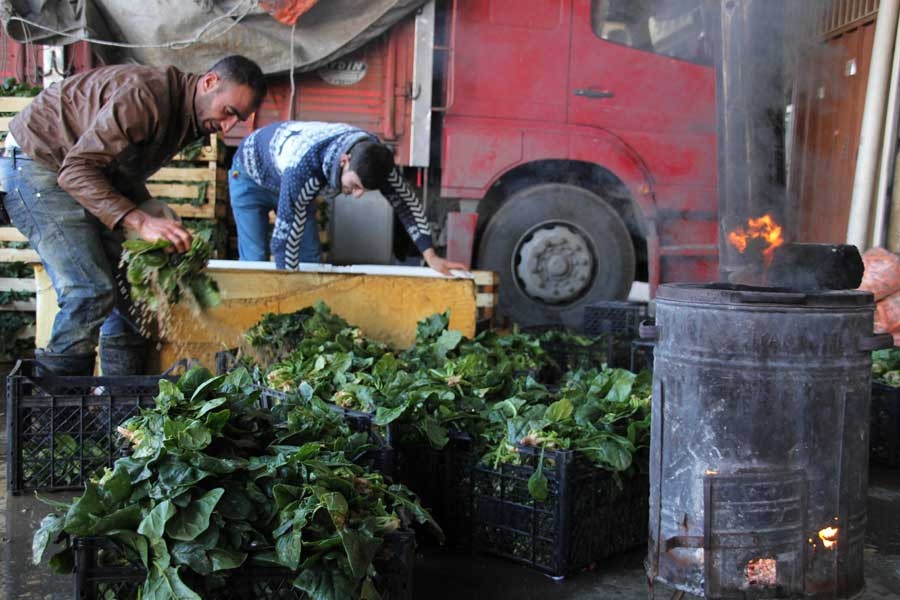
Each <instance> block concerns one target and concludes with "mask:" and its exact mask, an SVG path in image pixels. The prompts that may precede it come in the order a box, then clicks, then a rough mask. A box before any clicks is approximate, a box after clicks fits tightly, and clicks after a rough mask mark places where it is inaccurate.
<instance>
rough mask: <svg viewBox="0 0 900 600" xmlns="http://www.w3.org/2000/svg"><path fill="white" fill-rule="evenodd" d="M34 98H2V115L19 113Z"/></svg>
mask: <svg viewBox="0 0 900 600" xmlns="http://www.w3.org/2000/svg"><path fill="white" fill-rule="evenodd" d="M32 100H34V98H21V97H18V96H3V97H0V113H12V112H19V111H20V110H22V109H23V108H25V107H26V106H28V105H29V104H31V101H32Z"/></svg>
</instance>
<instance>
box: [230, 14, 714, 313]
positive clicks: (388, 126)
mask: <svg viewBox="0 0 900 600" xmlns="http://www.w3.org/2000/svg"><path fill="white" fill-rule="evenodd" d="M704 20H705V14H704V10H703V3H702V1H701V0H643V1H640V2H638V1H635V0H533V1H529V2H522V1H521V0H446V1H438V2H437V3H435V2H430V3H428V4H426V5H424V6H423V7H422V8H421V9H419V11H418V12H417V13H415V14H414V15H411V16H410V17H409V18H407V19H406V20H404V21H402V22H400V23H399V24H397V25H395V26H394V27H393V28H392V29H391V30H390V31H389V32H388V33H387V34H385V35H383V36H381V37H380V38H379V39H377V40H376V41H374V42H371V43H369V44H367V45H366V46H364V47H362V48H361V49H359V50H357V51H355V52H353V53H352V54H350V55H348V56H345V57H343V58H342V59H341V60H338V61H335V62H333V63H331V64H329V65H328V66H327V67H325V68H323V69H319V70H318V71H316V72H313V73H305V74H302V75H297V76H296V80H295V92H294V93H293V94H292V93H291V84H290V81H289V79H288V78H287V77H280V78H275V79H273V80H272V82H271V93H270V95H269V97H268V98H267V100H266V102H265V104H264V106H263V107H262V108H261V109H260V111H259V112H258V113H257V115H256V117H255V118H254V120H253V121H252V122H250V123H248V124H246V125H245V126H242V127H240V128H237V129H235V130H234V131H233V132H232V133H231V134H230V137H229V143H232V144H236V143H237V142H239V141H240V139H241V138H242V137H244V136H245V135H246V134H247V133H249V132H250V131H251V130H252V129H253V128H256V127H261V126H264V125H267V124H269V123H272V122H274V121H279V120H284V119H288V118H294V119H300V120H323V121H343V122H348V123H352V124H355V125H358V126H360V127H363V128H366V129H368V130H370V131H372V132H374V133H376V134H377V135H379V136H380V137H381V138H382V139H383V140H385V141H386V142H388V143H390V144H392V145H393V146H394V147H395V150H396V158H397V161H398V163H399V164H401V165H403V166H404V167H406V171H407V173H408V176H409V179H410V182H411V183H413V184H414V185H415V186H416V187H417V188H418V192H419V194H420V196H421V197H422V198H424V199H425V201H426V205H427V206H428V208H429V212H430V214H431V215H432V219H433V221H434V226H435V228H436V240H437V241H438V245H444V246H448V247H451V248H453V251H454V253H455V252H456V251H458V250H459V248H460V242H461V240H462V241H464V240H465V236H466V230H465V228H464V227H448V226H447V221H448V219H447V214H448V213H451V212H453V213H457V212H461V213H464V214H465V213H468V214H471V213H475V214H477V217H478V219H477V230H476V232H475V243H474V247H473V266H475V267H477V268H480V269H490V270H494V271H497V272H499V273H500V277H501V281H500V311H501V313H502V314H503V315H505V316H508V317H510V318H511V319H512V320H514V321H518V322H520V323H525V324H537V323H548V322H562V323H566V324H573V325H578V324H580V322H581V318H582V313H583V308H584V306H585V304H588V303H590V302H592V301H597V300H604V299H614V298H624V297H626V296H627V295H628V293H629V290H630V289H631V287H632V284H633V282H635V281H646V282H647V283H648V284H649V287H650V290H651V291H652V290H655V288H656V286H657V285H658V284H659V283H662V282H666V281H676V280H677V281H709V280H715V279H716V278H717V256H718V251H717V246H716V243H717V227H718V223H717V204H716V106H715V73H714V70H713V68H712V66H711V52H710V49H709V47H708V42H707V36H706V34H705V30H706V27H705V25H706V24H705V22H704ZM292 104H293V106H292ZM456 221H457V220H456V219H455V218H454V219H451V222H456ZM386 229H389V228H386ZM386 233H387V232H386ZM367 235H372V236H375V235H377V232H376V231H369V232H368V233H367ZM334 243H335V244H341V235H340V231H338V232H337V233H336V234H335V236H334ZM462 245H463V246H465V244H462Z"/></svg>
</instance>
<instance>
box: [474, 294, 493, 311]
mask: <svg viewBox="0 0 900 600" xmlns="http://www.w3.org/2000/svg"><path fill="white" fill-rule="evenodd" d="M494 306H497V294H475V307H476V308H489V307H494Z"/></svg>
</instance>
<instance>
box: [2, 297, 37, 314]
mask: <svg viewBox="0 0 900 600" xmlns="http://www.w3.org/2000/svg"><path fill="white" fill-rule="evenodd" d="M35 306H37V304H36V301H35V299H34V298H29V299H28V300H16V301H15V302H9V303H7V304H0V311H5V312H10V311H12V312H34V309H35Z"/></svg>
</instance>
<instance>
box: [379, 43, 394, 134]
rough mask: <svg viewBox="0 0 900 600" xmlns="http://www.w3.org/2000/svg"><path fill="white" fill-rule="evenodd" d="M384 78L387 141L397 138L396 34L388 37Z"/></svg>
mask: <svg viewBox="0 0 900 600" xmlns="http://www.w3.org/2000/svg"><path fill="white" fill-rule="evenodd" d="M384 61H385V65H384V71H385V73H384V79H383V87H382V94H383V96H384V106H383V114H382V116H383V118H384V126H383V127H382V133H384V139H385V140H386V141H392V140H396V139H397V131H396V126H395V125H396V124H395V116H394V95H395V92H396V87H397V40H396V36H393V35H392V36H389V37H388V45H387V49H386V50H385V52H384Z"/></svg>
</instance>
